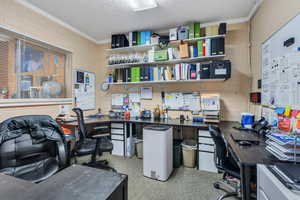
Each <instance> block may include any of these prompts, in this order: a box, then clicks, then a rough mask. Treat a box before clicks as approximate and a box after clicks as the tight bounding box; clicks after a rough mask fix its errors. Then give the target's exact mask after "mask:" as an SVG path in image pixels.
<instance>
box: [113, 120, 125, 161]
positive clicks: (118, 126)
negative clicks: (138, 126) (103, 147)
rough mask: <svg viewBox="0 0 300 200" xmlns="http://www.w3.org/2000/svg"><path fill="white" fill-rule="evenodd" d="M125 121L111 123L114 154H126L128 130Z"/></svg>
mask: <svg viewBox="0 0 300 200" xmlns="http://www.w3.org/2000/svg"><path fill="white" fill-rule="evenodd" d="M124 127H125V126H124V123H111V140H112V143H113V145H114V148H113V151H112V153H111V154H112V155H116V156H125V149H126V148H125V146H126V140H125V139H126V137H125V136H126V132H125V128H124Z"/></svg>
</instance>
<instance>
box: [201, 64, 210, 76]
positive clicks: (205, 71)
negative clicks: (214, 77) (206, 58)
mask: <svg viewBox="0 0 300 200" xmlns="http://www.w3.org/2000/svg"><path fill="white" fill-rule="evenodd" d="M210 67H211V63H204V64H201V66H200V79H210Z"/></svg>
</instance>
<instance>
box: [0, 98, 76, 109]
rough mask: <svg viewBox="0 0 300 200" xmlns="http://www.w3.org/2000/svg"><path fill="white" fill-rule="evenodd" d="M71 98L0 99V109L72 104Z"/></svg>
mask: <svg viewBox="0 0 300 200" xmlns="http://www.w3.org/2000/svg"><path fill="white" fill-rule="evenodd" d="M72 103H73V99H72V98H57V99H0V108H8V107H27V106H44V105H66V104H72Z"/></svg>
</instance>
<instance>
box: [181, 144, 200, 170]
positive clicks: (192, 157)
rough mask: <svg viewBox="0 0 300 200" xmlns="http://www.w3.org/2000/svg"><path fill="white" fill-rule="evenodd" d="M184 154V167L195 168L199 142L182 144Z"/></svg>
mask: <svg viewBox="0 0 300 200" xmlns="http://www.w3.org/2000/svg"><path fill="white" fill-rule="evenodd" d="M181 146H182V153H183V165H184V166H185V167H189V168H195V165H196V164H195V161H196V150H197V142H196V141H195V140H184V141H183V143H182V144H181Z"/></svg>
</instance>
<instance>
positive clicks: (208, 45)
mask: <svg viewBox="0 0 300 200" xmlns="http://www.w3.org/2000/svg"><path fill="white" fill-rule="evenodd" d="M205 46H206V51H205V55H206V56H211V39H206V40H205Z"/></svg>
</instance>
